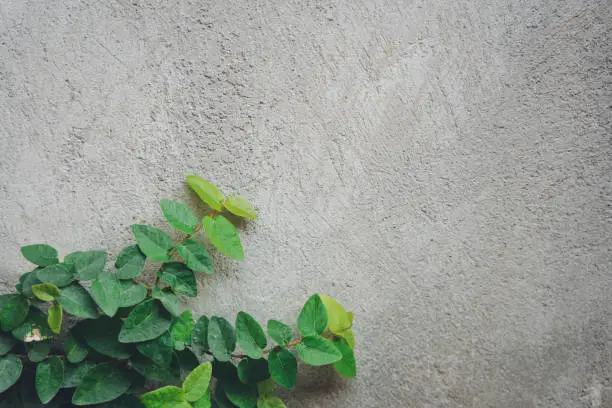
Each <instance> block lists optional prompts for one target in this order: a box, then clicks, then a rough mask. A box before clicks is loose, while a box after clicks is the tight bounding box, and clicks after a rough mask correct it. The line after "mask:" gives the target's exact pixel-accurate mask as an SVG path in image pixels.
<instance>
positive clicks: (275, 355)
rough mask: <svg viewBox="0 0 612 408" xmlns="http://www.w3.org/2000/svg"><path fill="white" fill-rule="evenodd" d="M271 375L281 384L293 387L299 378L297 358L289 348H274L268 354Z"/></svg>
mask: <svg viewBox="0 0 612 408" xmlns="http://www.w3.org/2000/svg"><path fill="white" fill-rule="evenodd" d="M268 369H269V370H270V375H271V376H272V378H273V379H274V381H276V382H277V383H279V384H280V385H282V386H283V387H286V388H289V389H291V388H293V387H294V385H295V379H296V378H297V360H296V359H295V357H294V356H293V354H291V352H290V351H289V350H285V349H281V350H272V351H271V352H270V355H269V356H268Z"/></svg>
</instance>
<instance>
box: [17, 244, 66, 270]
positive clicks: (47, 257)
mask: <svg viewBox="0 0 612 408" xmlns="http://www.w3.org/2000/svg"><path fill="white" fill-rule="evenodd" d="M21 254H22V255H23V257H24V258H25V259H27V260H28V261H30V262H32V263H33V264H36V265H40V266H49V265H53V264H56V263H58V262H59V260H58V259H57V249H55V248H53V247H52V246H49V245H47V244H34V245H27V246H24V247H21Z"/></svg>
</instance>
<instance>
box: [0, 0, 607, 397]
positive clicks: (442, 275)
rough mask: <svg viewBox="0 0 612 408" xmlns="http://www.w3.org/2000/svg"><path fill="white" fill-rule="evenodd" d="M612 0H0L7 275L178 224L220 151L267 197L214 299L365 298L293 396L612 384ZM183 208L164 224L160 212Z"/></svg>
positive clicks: (209, 290)
mask: <svg viewBox="0 0 612 408" xmlns="http://www.w3.org/2000/svg"><path fill="white" fill-rule="evenodd" d="M611 21H612V8H611V7H610V3H609V1H607V0H591V1H581V0H550V1H546V0H540V1H537V0H522V1H518V0H510V1H508V0H491V1H484V0H479V1H468V0H457V1H445V0H431V1H416V0H415V1H410V0H406V1H399V0H389V1H375V0H336V1H329V0H301V1H298V0H289V1H288V0H278V1H272V0H267V1H265V0H254V1H232V0H226V1H211V0H184V1H178V0H174V1H161V0H149V1H146V0H133V1H132V0H106V1H99V0H87V1H78V0H63V1H52V0H46V1H32V0H1V1H0V114H1V116H2V120H1V122H0V170H1V174H0V208H1V209H2V211H0V247H1V248H2V250H3V252H2V257H3V262H2V264H1V266H0V276H1V284H2V286H1V287H0V288H1V289H2V290H3V291H6V290H9V288H12V285H13V284H14V283H15V281H16V279H17V277H18V276H19V275H20V274H21V273H22V272H25V271H26V270H28V268H31V266H30V265H28V263H27V262H26V261H24V260H23V259H22V258H21V256H20V254H19V247H20V246H22V245H24V244H28V243H37V242H48V243H50V244H53V245H54V246H56V247H57V248H59V249H60V251H61V252H62V253H63V254H65V253H67V252H70V251H73V250H83V249H93V248H106V249H108V250H110V251H111V252H113V253H116V251H117V250H118V249H119V248H121V247H123V246H124V245H126V244H128V243H130V242H132V237H131V236H130V231H129V225H130V224H132V223H134V222H148V223H152V224H154V225H158V226H164V225H165V224H164V223H163V221H162V218H161V213H160V210H159V208H158V200H159V199H161V198H174V199H181V200H184V199H187V200H188V201H189V202H190V203H192V204H195V203H196V200H195V199H194V197H193V196H192V195H190V193H189V192H188V191H187V190H186V188H185V186H184V185H183V183H182V180H183V175H184V174H187V173H195V174H199V175H201V176H203V177H206V178H209V179H210V180H213V181H214V182H216V183H218V185H219V186H221V187H222V188H223V189H224V190H225V191H227V192H241V193H242V194H244V195H245V196H246V197H248V198H249V199H250V200H251V201H252V202H254V203H255V204H256V206H257V209H258V212H259V214H260V219H259V221H257V222H254V223H250V224H249V225H248V226H247V227H246V229H245V230H244V232H243V233H242V235H243V237H244V242H245V246H246V256H247V258H246V260H245V261H244V262H240V263H235V262H228V260H227V259H226V258H223V257H218V259H216V264H217V266H218V269H219V272H218V273H217V274H216V275H214V276H213V277H211V278H204V279H201V280H200V292H201V295H200V298H199V299H198V300H196V301H191V302H190V306H191V307H193V308H194V309H195V310H197V311H198V312H202V313H207V314H219V315H222V316H226V317H228V318H232V319H233V317H234V315H235V313H236V312H238V311H240V310H247V311H250V312H252V313H253V315H254V316H256V317H257V318H258V319H260V320H261V321H265V320H267V319H269V318H273V317H278V318H281V319H283V320H286V321H295V317H296V316H297V313H298V311H299V308H300V306H301V304H302V303H303V302H304V301H305V300H306V298H307V297H308V295H309V294H311V293H313V292H322V293H327V294H329V295H331V296H333V297H335V298H337V299H339V300H340V301H341V302H342V303H344V304H345V305H346V306H347V307H349V308H350V309H352V310H354V311H355V313H356V323H355V326H356V332H357V343H358V346H357V354H358V359H359V377H358V378H357V379H355V380H353V381H348V382H347V381H343V380H341V379H338V378H337V377H336V376H335V375H333V374H332V373H331V372H330V371H329V370H326V369H316V370H315V369H304V370H303V371H302V372H301V374H300V376H299V381H298V386H297V389H296V390H294V391H293V392H291V393H287V394H286V395H285V396H284V397H285V398H286V400H287V402H288V406H289V407H583V406H584V407H611V406H612V384H611V382H610V376H611V375H612V368H611V367H612V318H611V313H612V276H611V275H612V273H611V268H612V255H611V247H612V245H611V244H612V226H611V221H612V210H611V204H612V200H611V197H612V143H611V118H612V114H611V110H610V103H611V101H612V88H611V86H612V85H611V84H612V66H611V62H610V55H611V53H612V45H611V44H612V43H611V38H610V33H611V26H612V23H611ZM164 228H167V227H165V226H164Z"/></svg>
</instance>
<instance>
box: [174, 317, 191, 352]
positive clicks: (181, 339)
mask: <svg viewBox="0 0 612 408" xmlns="http://www.w3.org/2000/svg"><path fill="white" fill-rule="evenodd" d="M194 325H195V323H194V321H193V314H192V313H191V310H185V311H184V312H183V314H181V316H180V317H179V318H178V319H175V320H174V322H172V326H171V327H170V335H171V336H172V340H173V343H174V344H173V345H174V348H175V349H177V350H183V349H185V345H186V344H189V343H190V342H191V331H192V330H193V327H194Z"/></svg>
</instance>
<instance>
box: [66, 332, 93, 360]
mask: <svg viewBox="0 0 612 408" xmlns="http://www.w3.org/2000/svg"><path fill="white" fill-rule="evenodd" d="M64 353H65V354H66V359H68V361H69V362H71V363H80V362H81V361H83V360H85V357H87V354H89V349H88V348H87V346H85V345H84V344H82V343H81V342H80V341H79V340H77V338H76V337H74V335H73V334H72V333H71V334H70V335H69V336H68V338H67V339H66V342H65V343H64Z"/></svg>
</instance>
